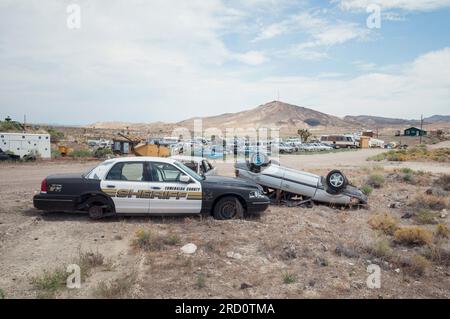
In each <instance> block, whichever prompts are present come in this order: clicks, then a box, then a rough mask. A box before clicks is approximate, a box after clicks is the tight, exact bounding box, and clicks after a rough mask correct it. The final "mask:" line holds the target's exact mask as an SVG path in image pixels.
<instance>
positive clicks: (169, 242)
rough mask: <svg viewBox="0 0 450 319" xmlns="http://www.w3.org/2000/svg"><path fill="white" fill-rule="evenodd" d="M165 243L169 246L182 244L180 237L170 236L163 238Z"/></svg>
mask: <svg viewBox="0 0 450 319" xmlns="http://www.w3.org/2000/svg"><path fill="white" fill-rule="evenodd" d="M163 243H164V244H165V245H169V246H175V245H178V244H179V243H180V237H178V236H177V235H168V236H167V237H164V238H163Z"/></svg>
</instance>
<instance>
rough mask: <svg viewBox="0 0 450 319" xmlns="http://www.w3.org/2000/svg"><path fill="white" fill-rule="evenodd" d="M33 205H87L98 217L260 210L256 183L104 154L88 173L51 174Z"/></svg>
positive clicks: (164, 161)
mask: <svg viewBox="0 0 450 319" xmlns="http://www.w3.org/2000/svg"><path fill="white" fill-rule="evenodd" d="M33 202H34V206H35V207H36V208H37V209H40V210H46V211H87V212H88V213H89V216H90V217H91V218H94V219H97V218H101V217H104V216H107V215H114V214H133V215H139V214H143V215H146V214H151V215H180V214H200V213H205V214H212V215H213V216H214V217H215V218H217V219H231V218H236V217H243V216H245V215H246V214H252V213H258V212H262V211H264V210H265V209H266V208H267V207H268V205H269V199H268V198H267V197H266V196H264V195H263V192H262V188H261V186H259V185H257V184H256V183H254V182H252V181H244V180H239V179H236V178H231V177H224V176H206V177H205V176H200V175H198V174H197V173H196V172H194V171H192V170H191V169H190V168H188V167H187V166H185V165H184V164H182V163H181V162H179V161H177V160H174V159H169V158H155V157H124V158H116V159H110V160H106V161H104V162H103V163H101V164H99V165H98V166H97V167H95V168H94V169H92V170H91V171H90V172H89V173H87V174H63V175H50V176H48V177H47V178H46V179H44V180H43V181H42V185H41V192H40V193H39V194H37V195H35V196H34V200H33Z"/></svg>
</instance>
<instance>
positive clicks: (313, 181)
mask: <svg viewBox="0 0 450 319" xmlns="http://www.w3.org/2000/svg"><path fill="white" fill-rule="evenodd" d="M235 174H236V177H238V178H242V179H246V180H251V181H254V182H256V183H257V184H259V185H261V186H262V187H263V189H264V191H265V192H266V195H268V196H269V198H271V200H272V201H273V202H281V201H285V202H288V203H295V202H296V203H307V202H321V203H329V204H338V205H364V204H366V203H367V196H366V195H365V194H364V193H363V192H362V191H361V190H359V189H358V188H356V187H355V186H352V185H350V183H349V182H348V180H347V178H346V177H345V175H344V174H343V173H342V172H340V171H339V170H332V171H331V172H329V173H328V175H327V176H326V177H322V176H319V175H315V174H311V173H307V172H302V171H298V170H295V169H290V168H287V167H283V166H280V165H279V163H277V162H275V161H269V160H267V161H264V162H262V163H257V164H254V163H253V162H249V161H241V162H237V163H236V164H235Z"/></svg>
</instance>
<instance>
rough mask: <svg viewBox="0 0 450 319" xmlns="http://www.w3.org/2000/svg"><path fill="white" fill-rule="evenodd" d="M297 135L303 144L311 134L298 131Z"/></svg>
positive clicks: (306, 131) (305, 131) (307, 131)
mask: <svg viewBox="0 0 450 319" xmlns="http://www.w3.org/2000/svg"><path fill="white" fill-rule="evenodd" d="M297 134H298V135H300V138H301V139H302V142H303V143H305V142H307V141H308V138H310V137H311V132H310V131H309V130H308V129H300V130H298V131H297Z"/></svg>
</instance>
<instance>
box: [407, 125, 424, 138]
mask: <svg viewBox="0 0 450 319" xmlns="http://www.w3.org/2000/svg"><path fill="white" fill-rule="evenodd" d="M404 135H405V136H426V135H427V131H425V130H421V129H420V128H417V127H410V128H407V129H406V130H405V131H404Z"/></svg>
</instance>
